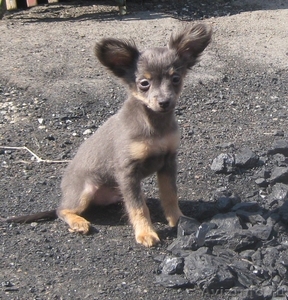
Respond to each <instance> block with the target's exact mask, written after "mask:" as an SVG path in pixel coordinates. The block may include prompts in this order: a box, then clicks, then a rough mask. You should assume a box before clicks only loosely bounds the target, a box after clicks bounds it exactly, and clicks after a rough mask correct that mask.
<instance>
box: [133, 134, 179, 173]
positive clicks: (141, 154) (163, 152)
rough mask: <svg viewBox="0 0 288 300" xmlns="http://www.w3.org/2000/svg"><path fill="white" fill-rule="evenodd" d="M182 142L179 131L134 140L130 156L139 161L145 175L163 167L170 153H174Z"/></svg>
mask: <svg viewBox="0 0 288 300" xmlns="http://www.w3.org/2000/svg"><path fill="white" fill-rule="evenodd" d="M179 143H180V134H179V132H178V131H175V132H172V133H169V134H167V135H165V136H163V137H152V138H146V139H142V140H140V141H133V142H131V144H130V147H129V152H130V157H131V158H132V159H133V160H135V161H138V163H139V165H141V169H142V170H143V173H144V174H145V175H149V174H151V173H154V172H156V171H157V170H159V169H160V168H161V167H163V165H164V163H165V161H166V160H167V159H169V154H174V153H175V152H176V151H177V149H178V147H179Z"/></svg>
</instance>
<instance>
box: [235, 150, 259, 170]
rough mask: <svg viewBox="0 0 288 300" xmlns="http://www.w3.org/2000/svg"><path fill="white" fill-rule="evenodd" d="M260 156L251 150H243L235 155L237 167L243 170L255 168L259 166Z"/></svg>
mask: <svg viewBox="0 0 288 300" xmlns="http://www.w3.org/2000/svg"><path fill="white" fill-rule="evenodd" d="M258 161H259V156H258V155H257V154H255V153H254V152H253V151H252V150H251V149H249V148H243V149H241V150H240V151H239V152H238V153H236V154H235V165H236V166H237V167H241V168H248V169H249V168H254V167H256V166H257V164H258Z"/></svg>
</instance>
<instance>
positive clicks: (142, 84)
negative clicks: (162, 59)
mask: <svg viewBox="0 0 288 300" xmlns="http://www.w3.org/2000/svg"><path fill="white" fill-rule="evenodd" d="M139 88H140V89H141V90H142V91H148V90H149V88H150V82H149V80H147V79H142V80H140V82H139Z"/></svg>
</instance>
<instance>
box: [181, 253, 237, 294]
mask: <svg viewBox="0 0 288 300" xmlns="http://www.w3.org/2000/svg"><path fill="white" fill-rule="evenodd" d="M184 273H185V275H186V278H187V279H188V280H189V281H190V282H191V283H192V284H197V285H198V286H200V287H201V288H202V289H207V290H212V289H213V290H220V289H229V288H231V287H233V286H234V285H235V282H236V278H235V276H234V275H233V274H232V273H231V271H230V268H229V267H228V266H227V261H225V260H224V259H222V258H220V257H217V256H212V255H209V254H199V253H197V251H196V252H192V253H191V254H190V255H189V256H187V257H185V266H184Z"/></svg>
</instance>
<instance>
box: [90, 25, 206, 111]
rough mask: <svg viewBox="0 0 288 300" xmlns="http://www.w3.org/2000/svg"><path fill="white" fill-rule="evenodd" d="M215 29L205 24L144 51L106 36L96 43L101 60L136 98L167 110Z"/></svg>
mask: <svg viewBox="0 0 288 300" xmlns="http://www.w3.org/2000/svg"><path fill="white" fill-rule="evenodd" d="M210 39H211V29H210V28H207V27H206V26H205V25H203V24H197V25H194V26H190V27H186V28H184V29H183V30H182V31H180V32H179V33H177V34H176V35H172V36H171V38H170V42H169V44H168V47H166V48H152V49H148V50H145V51H143V52H140V51H139V50H138V49H137V47H136V46H135V44H134V43H132V42H128V41H123V40H117V39H103V40H102V41H101V42H100V43H98V44H96V47H95V53H96V56H97V57H98V59H99V61H100V62H101V63H102V64H103V65H104V66H106V67H107V68H108V69H109V70H110V71H112V72H113V73H114V75H116V76H117V77H120V78H121V79H122V80H123V81H124V82H125V83H126V84H128V86H129V90H130V93H131V94H132V96H133V97H134V98H136V99H137V100H139V101H142V102H143V104H144V105H146V106H147V107H148V108H149V109H151V110H153V111H155V112H159V113H165V112H169V111H171V110H173V109H174V108H175V105H176V102H177V99H178V97H179V95H180V93H181V90H182V86H183V79H184V77H185V75H186V73H187V70H188V69H190V68H191V67H192V66H193V65H194V64H195V63H196V62H197V58H198V57H199V55H200V54H201V53H202V51H203V50H204V49H205V48H206V47H207V45H208V44H209V42H210Z"/></svg>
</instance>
